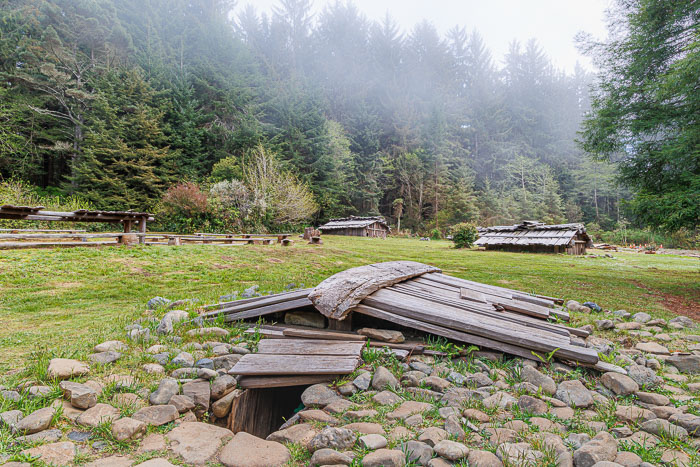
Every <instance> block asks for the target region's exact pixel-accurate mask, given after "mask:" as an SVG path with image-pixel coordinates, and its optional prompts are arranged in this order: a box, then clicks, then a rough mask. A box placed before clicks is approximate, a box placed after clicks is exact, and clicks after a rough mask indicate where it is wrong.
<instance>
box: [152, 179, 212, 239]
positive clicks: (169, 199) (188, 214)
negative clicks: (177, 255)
mask: <svg viewBox="0 0 700 467" xmlns="http://www.w3.org/2000/svg"><path fill="white" fill-rule="evenodd" d="M208 206H209V205H208V201H207V194H206V193H205V192H203V191H202V190H201V189H200V188H199V186H198V185H197V184H196V183H192V182H185V183H178V184H177V185H173V186H171V187H170V188H168V191H166V192H165V194H164V195H163V199H162V200H161V203H160V210H159V212H158V222H159V223H161V224H162V225H163V227H165V229H166V230H171V231H175V232H178V233H187V232H189V233H191V232H193V231H195V230H197V229H198V228H203V226H204V225H205V224H206V223H207V222H206V221H207V220H208V218H209V209H208Z"/></svg>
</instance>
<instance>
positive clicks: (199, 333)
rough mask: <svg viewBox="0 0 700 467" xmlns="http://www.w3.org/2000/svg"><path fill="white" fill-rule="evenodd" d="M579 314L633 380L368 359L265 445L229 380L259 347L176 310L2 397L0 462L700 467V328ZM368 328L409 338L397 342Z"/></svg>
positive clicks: (540, 365)
mask: <svg viewBox="0 0 700 467" xmlns="http://www.w3.org/2000/svg"><path fill="white" fill-rule="evenodd" d="M158 306H167V303H165V302H163V303H161V304H159V305H158ZM567 307H568V308H569V310H571V312H572V315H580V316H581V317H582V319H587V320H589V321H591V324H588V325H586V328H587V329H588V330H590V331H591V332H597V333H598V335H593V334H591V336H589V337H588V338H587V339H585V340H581V342H580V345H585V346H588V347H592V348H595V349H597V350H598V352H599V354H600V355H601V356H604V358H606V359H608V360H609V361H611V362H614V363H615V364H617V365H620V366H622V367H624V368H625V370H626V371H627V374H626V375H625V374H620V373H613V372H609V373H604V374H602V375H601V374H599V373H597V372H594V371H593V370H587V369H583V368H579V367H572V366H568V365H565V364H563V363H559V362H547V361H542V362H535V361H533V360H524V359H519V358H516V359H508V358H506V357H505V356H504V355H502V354H499V353H497V352H489V351H478V352H473V353H472V354H471V355H470V356H469V357H467V358H465V357H458V356H454V357H453V358H438V357H435V358H433V357H430V356H425V355H417V356H412V357H410V358H409V359H408V360H406V361H401V360H400V358H399V357H397V356H396V355H394V354H392V353H391V352H379V351H368V352H366V354H365V355H364V358H365V364H364V366H363V367H362V368H360V369H358V370H357V371H356V372H355V373H354V374H352V375H350V376H349V377H346V378H343V379H342V380H339V381H336V382H335V383H333V384H330V385H325V384H317V385H313V386H310V387H308V388H307V389H306V390H305V391H304V392H303V394H302V396H301V401H300V402H301V404H302V406H303V409H302V410H300V411H298V413H296V414H294V415H293V416H291V418H290V419H289V420H288V421H287V422H286V423H284V425H282V426H281V427H280V429H279V430H278V431H275V432H273V433H271V434H270V435H269V436H267V437H266V439H261V438H258V437H256V436H253V435H251V434H248V433H245V432H240V433H235V434H234V433H233V432H231V431H230V430H229V429H228V428H227V426H228V422H227V418H228V415H229V413H230V411H231V406H232V403H233V401H234V399H235V398H236V397H238V396H239V395H240V393H241V389H239V388H238V387H237V380H236V377H235V375H233V374H230V372H231V369H232V368H233V366H234V365H235V363H236V362H238V360H239V359H240V358H241V357H242V355H244V354H247V353H249V352H251V351H254V350H255V341H254V337H253V336H252V335H246V334H243V333H241V332H240V328H238V329H236V328H230V329H229V328H223V327H217V326H209V327H204V323H196V322H195V323H194V324H193V323H191V322H190V320H189V314H188V313H187V312H185V311H182V310H177V309H170V310H167V312H166V313H165V314H164V315H163V316H162V317H161V318H160V319H145V320H142V321H141V322H139V323H134V324H133V325H131V326H128V328H127V330H126V331H127V338H126V339H124V340H123V341H122V340H110V341H106V342H101V343H99V344H97V345H96V346H94V348H93V349H92V352H91V353H86V354H85V358H81V359H67V358H53V359H51V360H50V361H49V362H48V366H47V367H46V377H45V380H43V381H33V380H27V381H22V382H20V383H19V384H17V385H14V386H12V387H0V390H1V391H2V392H1V393H0V403H2V407H4V408H5V407H7V408H9V410H4V411H2V412H0V430H2V431H0V433H8V434H9V437H10V444H8V446H11V449H8V450H7V453H0V464H2V463H3V462H7V463H6V464H4V465H8V466H18V465H29V464H28V463H26V462H25V463H23V462H22V461H24V460H26V459H27V458H28V456H32V457H34V458H38V459H40V460H41V461H42V462H44V463H47V464H54V465H73V464H76V463H79V464H81V465H85V466H107V467H110V466H115V467H116V466H131V465H139V466H146V467H160V466H170V465H175V464H185V465H224V466H250V467H258V466H259V467H262V466H281V465H313V466H318V465H362V466H365V467H374V466H376V467H379V466H385V467H392V466H405V465H414V466H415V465H425V466H430V467H443V466H450V465H469V466H470V467H500V466H521V465H522V466H525V465H528V466H530V465H543V466H544V465H551V466H559V467H566V466H571V467H573V466H575V467H593V466H596V467H616V466H623V467H650V466H660V465H675V466H679V467H682V466H686V467H690V466H697V465H700V456H698V454H697V453H698V450H699V449H700V403H699V400H700V397H699V396H700V380H699V378H700V376H699V375H700V366H699V362H700V348H698V343H700V336H699V335H697V334H693V333H692V331H693V329H696V324H695V323H694V322H692V321H690V320H688V319H687V318H674V319H672V320H670V321H668V322H666V321H664V320H659V319H652V317H651V316H649V315H647V314H646V313H637V314H635V315H634V316H630V315H629V314H628V313H626V312H624V311H623V310H619V311H615V312H609V311H604V310H600V311H597V312H596V311H593V308H591V307H589V306H584V305H580V304H578V303H577V302H569V303H568V304H567ZM164 311H165V310H164ZM645 315H646V316H645ZM358 332H361V333H362V334H365V335H368V336H372V338H373V339H385V340H386V341H391V342H402V341H403V340H404V336H403V335H402V334H401V333H400V332H397V331H388V330H381V329H373V328H364V329H362V330H359V331H358ZM647 333H648V335H647ZM664 335H666V336H668V337H669V339H668V340H665V337H663V336H664ZM659 336H662V337H659ZM648 337H652V338H653V340H647V338H648ZM671 349H673V351H672V350H671ZM290 415H291V414H290ZM1 439H2V437H0V440H1ZM0 442H1V441H0Z"/></svg>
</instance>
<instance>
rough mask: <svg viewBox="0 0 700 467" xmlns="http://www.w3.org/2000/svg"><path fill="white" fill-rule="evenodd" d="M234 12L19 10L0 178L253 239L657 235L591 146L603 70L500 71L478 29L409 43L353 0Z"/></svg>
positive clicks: (306, 0) (539, 62) (174, 2)
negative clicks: (509, 227)
mask: <svg viewBox="0 0 700 467" xmlns="http://www.w3.org/2000/svg"><path fill="white" fill-rule="evenodd" d="M234 7H235V4H234V3H233V2H232V1H230V0H200V1H196V2H192V1H190V0H9V1H8V0H6V1H4V2H3V6H2V10H1V18H0V68H1V72H2V74H3V78H4V79H3V80H2V81H3V82H2V84H1V85H0V176H1V177H3V178H5V179H19V180H23V181H24V182H26V183H29V184H32V185H35V186H38V187H40V188H41V189H42V190H44V191H45V192H48V193H60V194H76V195H78V196H79V197H81V198H82V199H84V200H85V201H87V202H89V203H90V204H91V205H92V206H94V207H98V208H105V209H128V208H134V209H146V210H154V211H158V212H163V216H164V217H163V218H168V215H175V214H176V215H177V216H182V215H185V216H189V217H191V218H193V217H196V216H204V217H206V215H208V214H205V211H206V212H209V211H211V210H212V209H213V210H215V211H217V212H219V213H220V214H221V215H222V216H226V215H228V216H230V217H232V218H235V219H232V220H231V222H230V223H229V224H227V225H231V224H233V225H237V226H240V227H245V226H246V225H255V226H262V227H267V228H274V227H273V226H274V225H275V224H294V223H299V222H303V221H305V220H308V221H314V222H318V221H321V220H325V219H328V218H329V217H333V216H341V215H348V214H360V215H365V214H376V213H379V214H383V215H385V216H387V217H388V218H389V219H391V221H392V222H393V223H394V224H396V223H397V222H399V220H400V226H401V228H402V229H411V230H413V231H419V232H425V231H428V230H430V229H433V228H436V227H437V228H438V229H440V230H442V231H445V229H446V228H447V227H448V226H449V225H451V224H454V223H457V222H462V221H474V222H477V223H479V224H482V225H484V224H499V223H513V222H518V221H520V220H523V219H536V220H541V221H545V222H564V221H585V222H587V223H591V224H593V223H595V224H597V225H600V226H602V227H603V228H606V229H613V228H616V227H618V226H619V225H623V224H627V223H628V222H630V221H631V222H632V223H635V222H637V225H639V226H643V225H642V224H640V223H639V222H638V221H637V220H636V218H634V217H632V218H627V219H626V217H629V216H628V215H627V214H626V212H625V210H624V206H623V204H622V202H621V200H623V199H624V198H626V197H628V196H629V195H628V193H627V192H626V191H625V190H624V189H623V188H620V187H618V186H617V185H616V183H615V182H614V175H615V172H614V168H613V166H612V165H610V164H608V163H606V162H593V161H592V159H590V158H589V157H587V155H586V154H584V153H583V150H582V149H580V148H579V147H578V146H577V144H576V141H575V140H576V138H577V131H578V130H579V129H580V126H581V122H582V119H583V115H584V113H585V112H587V111H588V110H589V109H590V102H589V97H588V96H589V85H590V84H591V82H592V80H593V77H592V75H591V74H589V73H587V72H586V71H585V70H584V69H582V68H577V69H576V70H575V72H574V73H572V74H567V73H564V72H562V71H559V70H557V69H555V68H554V67H553V66H552V64H551V62H550V60H549V59H548V58H547V56H546V55H545V53H544V52H543V51H542V49H541V48H540V47H539V46H538V45H537V43H536V42H534V41H533V42H529V43H527V44H519V43H515V42H514V43H513V44H512V46H511V48H510V51H509V53H508V54H507V56H506V57H505V59H504V60H500V59H499V60H494V58H493V57H492V56H491V54H490V53H489V49H488V44H485V43H484V42H483V40H482V39H481V38H480V36H479V33H478V31H465V30H464V29H460V28H459V27H456V28H454V29H453V30H451V31H450V32H449V33H448V34H446V35H445V36H444V37H443V36H441V35H439V34H438V32H437V31H436V30H435V28H434V27H433V26H431V25H430V24H429V23H421V24H417V25H415V27H414V28H413V29H412V30H410V31H409V32H407V33H403V32H401V30H400V29H399V27H398V26H397V24H396V23H395V22H394V21H393V20H392V19H391V17H386V18H385V19H384V20H383V21H381V22H371V21H369V20H367V19H366V18H365V17H364V16H363V15H362V14H361V13H360V12H359V11H358V9H357V8H356V7H355V6H353V4H352V3H347V4H346V3H344V2H337V3H333V4H331V5H330V6H327V7H326V8H325V9H324V10H323V11H322V13H320V14H319V15H316V16H312V14H311V13H310V12H311V9H310V0H281V1H280V3H279V8H278V9H277V10H276V12H275V13H274V14H273V15H272V16H270V17H268V16H265V15H260V14H258V13H257V12H256V11H255V10H253V9H245V10H241V9H234ZM232 11H235V14H232V13H231V12H232ZM459 21H460V19H459V18H455V22H456V23H458V22H459ZM562 40H570V38H562ZM295 203H296V204H295ZM193 222H194V221H193ZM176 227H177V226H176ZM213 227H216V226H215V225H213Z"/></svg>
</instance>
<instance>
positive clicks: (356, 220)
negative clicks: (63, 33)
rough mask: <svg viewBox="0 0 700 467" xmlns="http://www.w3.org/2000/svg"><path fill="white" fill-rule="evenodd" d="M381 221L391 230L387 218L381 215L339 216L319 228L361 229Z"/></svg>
mask: <svg viewBox="0 0 700 467" xmlns="http://www.w3.org/2000/svg"><path fill="white" fill-rule="evenodd" d="M375 222H376V223H379V224H381V225H382V226H383V227H386V229H387V231H389V232H390V231H391V229H390V228H389V226H388V225H387V223H386V220H385V219H384V218H383V217H381V216H373V217H356V216H350V217H343V218H338V219H331V220H330V221H328V222H326V223H325V224H323V225H322V226H320V227H319V228H318V229H319V230H321V231H323V230H340V229H361V228H363V227H369V226H370V225H372V224H374V223H375Z"/></svg>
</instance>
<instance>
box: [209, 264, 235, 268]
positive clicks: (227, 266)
mask: <svg viewBox="0 0 700 467" xmlns="http://www.w3.org/2000/svg"><path fill="white" fill-rule="evenodd" d="M211 268H212V269H233V268H234V266H233V265H232V264H218V263H214V264H212V265H211Z"/></svg>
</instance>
